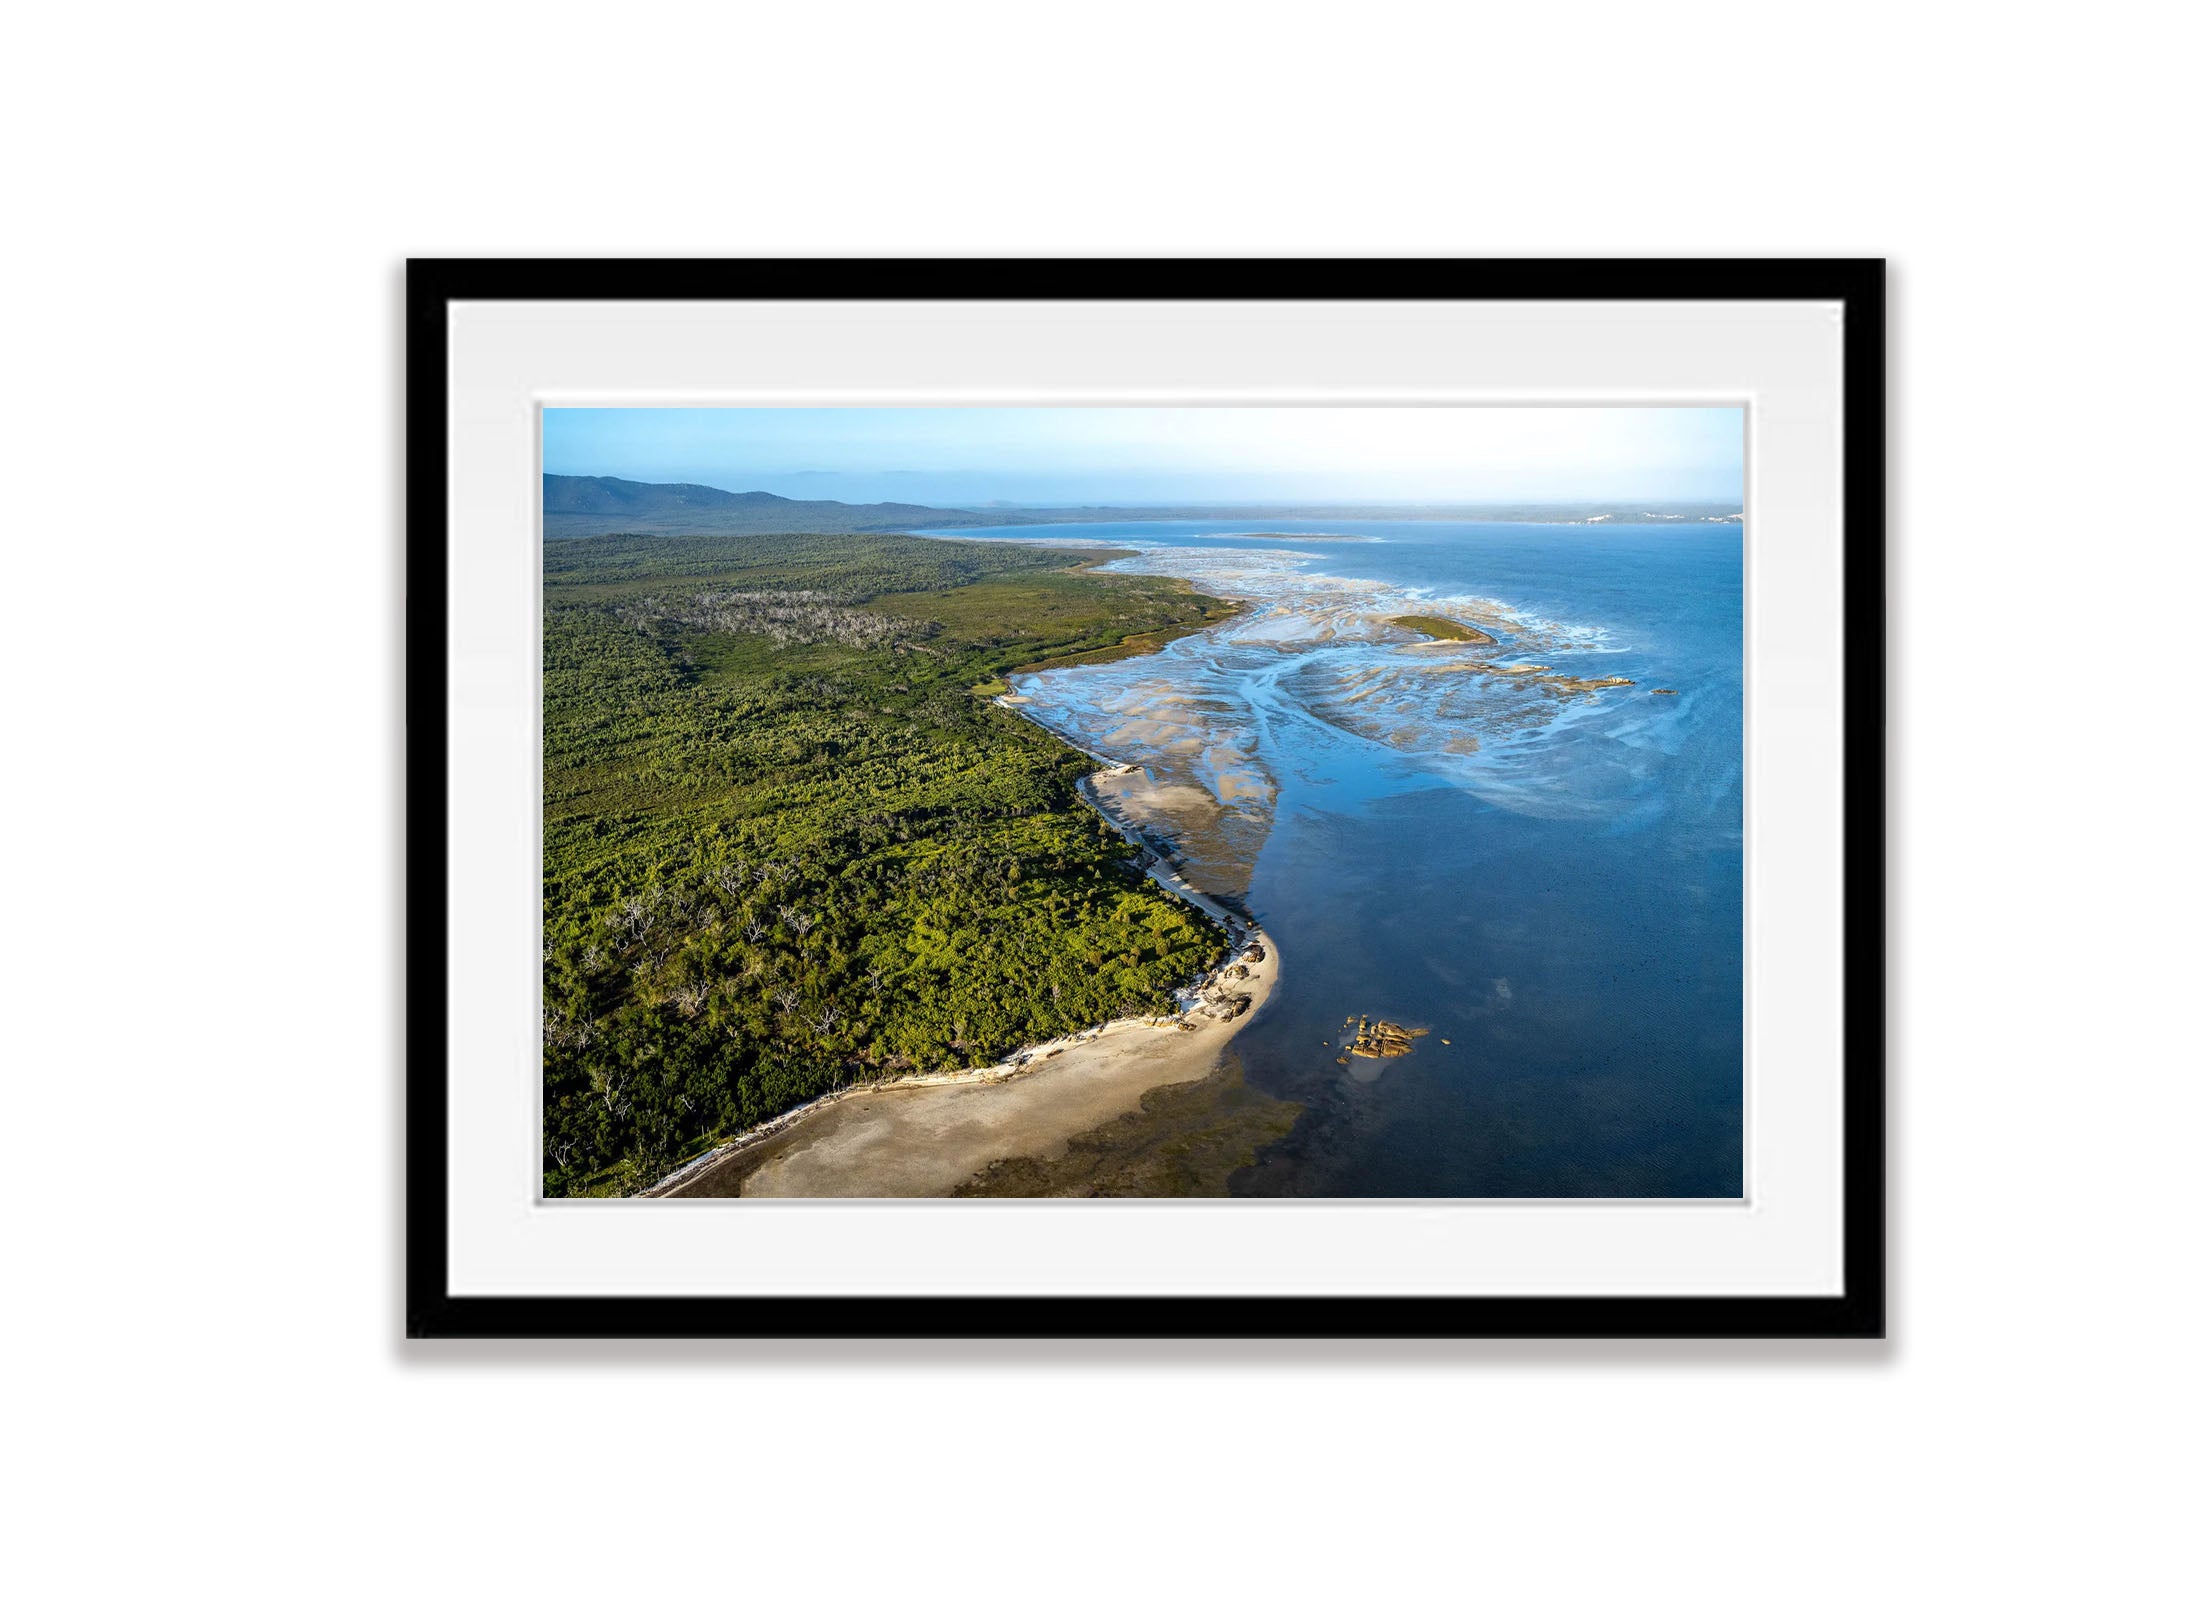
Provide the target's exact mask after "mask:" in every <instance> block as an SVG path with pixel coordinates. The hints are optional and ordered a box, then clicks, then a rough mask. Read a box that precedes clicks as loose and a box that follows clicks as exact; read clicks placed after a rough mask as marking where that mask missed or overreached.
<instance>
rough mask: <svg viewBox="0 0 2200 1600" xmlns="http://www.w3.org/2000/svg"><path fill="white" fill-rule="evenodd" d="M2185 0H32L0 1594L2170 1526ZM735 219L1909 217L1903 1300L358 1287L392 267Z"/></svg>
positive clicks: (1445, 227) (1456, 232) (1475, 1577)
mask: <svg viewBox="0 0 2200 1600" xmlns="http://www.w3.org/2000/svg"><path fill="white" fill-rule="evenodd" d="M2170 15H2171V12H2170V11H2169V9H2168V8H2158V7H2153V6H2140V5H2128V4H2116V3H2107V4H2100V5H2094V6H2090V7H2087V8H2085V9H2084V10H2083V11H2082V12H2077V13H2057V14H2056V25H2055V26H2054V27H2053V28H2048V27H2041V26H2036V25H2032V24H2028V23H2026V22H2024V21H2021V20H2019V15H2018V13H2015V12H2001V11H1991V10H1985V9H1979V10H1975V11H1974V10H1972V9H1971V8H1964V9H1963V10H1961V11H1958V10H1957V9H1956V8H1946V9H1943V8H1936V7H1932V6H1926V5H1919V4H1915V3H1912V4H1901V5H1868V4H1866V5H1850V6H1845V7H1840V8H1835V9H1831V10H1829V9H1827V8H1822V7H1813V8H1798V7H1774V6H1766V5H1762V4H1748V5H1731V6H1707V5H1693V6H1640V5H1613V6H1598V5H1590V6H1581V7H1527V6H1518V7H1505V8H1498V9H1496V10H1495V11H1494V12H1492V13H1491V14H1485V15H1475V14H1471V13H1469V12H1467V11H1466V10H1464V9H1463V8H1454V7H1434V6H1432V7H1426V8H1422V7H1409V6H1398V5H1386V4H1363V5H1356V6H1352V7H1346V8H1339V7H1334V6H1279V5H1273V4H1271V5H1260V6H1251V5H1246V6H1229V7H1223V6H1212V7H1205V8H1196V7H1190V6H1185V5H1181V4H1176V5H1170V4H1125V5H1117V6H1114V7H1108V8H1090V7H1076V8H1072V7H1059V8H1055V7H1045V8H1042V7H1032V6H1014V5H999V6H978V5H963V6H938V5H933V6H892V7H889V6H879V7H875V8H873V7H856V6H823V5H813V6H809V7H804V8H797V7H792V6H787V7H773V8H769V9H768V13H767V12H766V11H765V10H764V8H757V9H756V10H754V11H753V12H752V13H750V14H746V15H744V14H743V13H742V11H741V10H740V9H738V8H733V7H724V6H704V5H692V6H680V5H673V6H664V5H653V4H636V5H626V6H619V7H609V8H607V7H603V6H595V5H589V6H580V5H536V6H531V7H517V6H477V7H465V8H461V7H453V6H448V5H445V6H425V5H402V4H392V5H385V6H381V7H376V8H372V9H367V8H355V9H353V10H352V11H350V12H349V13H347V14H339V13H337V12H335V11H333V10H329V11H321V12H314V11H308V10H304V9H295V8H286V7H272V6H268V7H245V6H210V7H159V8H155V7H128V6H124V7H115V8H108V9H103V10H96V11H95V10H93V9H91V8H63V7H43V8H37V9H35V10H33V11H31V12H28V13H26V14H24V15H20V16H17V17H15V18H14V19H13V20H12V21H11V26H10V48H9V71H8V74H7V76H8V89H7V92H6V94H5V95H4V96H0V118H4V119H5V132H6V135H7V145H8V167H7V173H8V175H7V179H6V184H7V196H8V198H7V204H6V213H7V215H8V218H9V221H10V222H11V224H12V227H11V229H10V231H11V233H12V234H13V237H14V244H13V246H12V247H11V250H10V253H8V254H7V255H6V256H5V257H4V258H0V273H4V274H5V276H6V280H7V288H8V301H7V316H8V334H7V344H6V350H7V354H6V371H7V374H8V376H9V377H10V378H11V379H12V380H13V381H12V382H11V383H10V384H8V385H6V386H5V394H4V399H0V405H4V406H5V408H6V413H5V418H4V433H0V437H4V438H5V440H6V443H7V446H8V449H7V460H8V468H9V479H10V483H9V492H8V494H7V497H6V500H5V506H6V527H7V535H8V547H7V561H6V568H5V570H6V574H7V581H6V584H5V587H4V591H0V592H4V593H5V596H6V599H7V602H8V603H7V612H8V626H7V627H6V628H5V630H0V637H4V638H5V649H6V651H7V659H8V665H9V681H10V687H11V690H12V692H11V694H10V696H9V710H10V721H11V723H12V727H13V733H14V737H13V738H12V739H10V740H9V741H8V747H9V752H10V754H9V759H8V760H7V762H6V763H5V771H6V772H7V774H8V779H9V781H8V782H6V783H5V784H4V785H0V796H4V799H0V805H5V806H6V807H7V809H8V811H9V814H10V817H11V818H12V819H13V827H12V828H11V836H12V839H13V841H14V848H13V850H12V851H11V861H10V866H11V869H12V870H11V871H10V872H9V873H8V875H7V880H6V881H7V883H8V887H9V889H10V891H11V892H10V894H9V895H8V901H9V907H8V909H9V912H10V914H9V915H7V916H6V917H5V918H4V919H0V923H4V925H5V929H6V931H5V934H4V935H0V937H4V938H5V939H6V941H7V950H6V957H7V960H6V967H5V970H6V972H7V974H8V980H9V981H8V994H9V1006H10V1011H11V1013H12V1015H11V1023H12V1026H11V1029H10V1033H11V1036H12V1039H11V1046H10V1048H9V1049H8V1051H7V1055H8V1059H9V1067H8V1081H9V1083H10V1085H11V1087H12V1089H13V1090H14V1092H13V1094H12V1095H11V1096H10V1099H9V1103H8V1115H7V1117H6V1120H5V1123H4V1127H5V1130H6V1131H5V1135H4V1137H5V1139H6V1142H7V1147H8V1154H9V1160H8V1161H7V1163H6V1166H5V1169H4V1170H5V1171H6V1173H7V1176H8V1178H9V1180H10V1187H11V1188H12V1190H13V1192H14V1195H15V1206H14V1218H13V1221H12V1223H11V1225H10V1226H9V1228H8V1229H7V1238H8V1240H9V1242H10V1257H11V1259H10V1262H9V1272H8V1279H9V1286H10V1289H11V1291H12V1292H11V1294H10V1300H11V1312H10V1315H9V1316H8V1318H7V1333H6V1335H5V1337H6V1339H7V1341H8V1343H9V1345H10V1346H12V1350H11V1354H10V1359H9V1362H8V1367H7V1370H8V1372H9V1375H10V1376H9V1380H8V1382H9V1390H10V1394H9V1400H8V1405H7V1417H8V1420H7V1425H6V1426H7V1433H8V1436H9V1441H10V1444H9V1449H8V1451H7V1455H8V1460H9V1465H10V1467H11V1469H12V1474H11V1475H13V1476H15V1477H16V1478H17V1480H18V1483H17V1487H16V1488H15V1489H14V1490H13V1491H12V1492H11V1493H10V1495H9V1511H10V1513H11V1515H10V1519H9V1520H10V1522H11V1524H12V1530H13V1531H12V1532H11V1534H10V1536H9V1543H10V1546H11V1552H10V1566H11V1568H12V1569H14V1570H15V1571H18V1572H20V1571H22V1570H24V1569H25V1568H26V1567H28V1568H31V1569H34V1571H36V1569H41V1568H42V1569H43V1571H42V1572H39V1573H37V1575H36V1576H35V1579H34V1581H32V1582H30V1583H29V1584H28V1585H27V1586H26V1587H25V1590H24V1592H26V1593H60V1592H97V1591H101V1590H105V1589H109V1588H114V1587H119V1586H121V1585H122V1584H124V1583H128V1584H129V1585H130V1586H131V1587H132V1589H133V1590H135V1591H138V1592H143V1591H144V1590H145V1589H146V1588H147V1587H148V1586H150V1585H159V1586H160V1587H163V1588H165V1587H168V1586H170V1585H171V1584H176V1583H183V1582H191V1581H206V1582H208V1583H210V1584H211V1583H215V1582H219V1583H220V1584H222V1585H223V1586H224V1587H225V1588H229V1589H231V1590H233V1591H234V1592H239V1593H261V1592H285V1593H289V1592H316V1591H318V1590H321V1589H324V1588H333V1589H337V1590H345V1589H352V1588H360V1589H377V1590H380V1589H390V1590H400V1589H401V1590H403V1591H407V1592H414V1593H435V1592H444V1591H447V1590H449V1591H468V1592H472V1593H474V1594H490V1593H507V1592H513V1593H517V1592H525V1591H529V1590H532V1591H537V1592H543V1591H548V1592H559V1593H565V1592H572V1593H590V1594H605V1593H620V1594H630V1593H636V1592H641V1591H643V1590H644V1589H646V1588H648V1587H652V1586H655V1585H657V1584H660V1583H662V1584H670V1583H679V1584H682V1585H683V1586H684V1585H688V1584H693V1585H695V1586H696V1587H697V1588H699V1589H702V1590H705V1591H708V1592H728V1593H737V1592H781V1593H864V1592H877V1593H895V1594H899V1593H903V1592H927V1591H931V1590H933V1589H935V1588H936V1589H940V1590H942V1591H943V1592H944V1591H949V1590H951V1591H954V1592H961V1593H967V1594H993V1593H1000V1592H1003V1591H1006V1590H1010V1589H1012V1588H1022V1589H1031V1590H1037V1591H1042V1592H1055V1591H1067V1592H1112V1593H1123V1592H1149V1591H1159V1592H1168V1591H1172V1590H1185V1591H1201V1590H1228V1591H1231V1592H1251V1593H1264V1592H1288V1591H1297V1590H1310V1591H1313V1592H1323V1593H1329V1594H1340V1595H1341V1594H1418V1593H1424V1592H1429V1591H1431V1590H1434V1589H1437V1588H1439V1587H1442V1588H1446V1589H1471V1590H1473V1591H1475V1592H1480V1593H1488V1594H1500V1595H1512V1594H1525V1593H1537V1592H1592V1593H1603V1594H1613V1593H1624V1594H1629V1595H1633V1594H1655V1593H1662V1592H1675V1593H1686V1594H1705V1593H1715V1594H1724V1593H1742V1592H1753V1593H1781V1594H1787V1593H1794V1594H1812V1593H1834V1592H1839V1591H1843V1590H1847V1589H1851V1588H1859V1587H1867V1586H1868V1587H1870V1588H1873V1589H1878V1590H1883V1591H1888V1592H1894V1593H1943V1592H1958V1591H1960V1592H1973V1591H1978V1592H1996V1593H2016V1592H2067V1591H2069V1590H2071V1589H2075V1588H2077V1587H2079V1586H2081V1585H2083V1586H2084V1587H2086V1588H2087V1589H2089V1590H2091V1591H2093V1592H2104V1593H2121V1594H2138V1593H2153V1592H2162V1591H2163V1590H2165V1589H2166V1588H2167V1587H2168V1586H2169V1582H2170V1574H2171V1572H2172V1570H2173V1569H2172V1568H2171V1566H2170V1561H2171V1557H2172V1554H2173V1551H2172V1547H2171V1542H2170V1525H2169V1523H2170V1518H2171V1516H2172V1515H2173V1514H2179V1515H2189V1509H2190V1506H2189V1502H2190V1499H2191V1488H2192V1484H2191V1478H2190V1473H2189V1438H2190V1425H2191V1422H2192V1420H2193V1419H2192V1408H2191V1399H2192V1390H2191V1384H2190V1379H2189V1375H2188V1371H2187V1368H2186V1365H2185V1363H2184V1360H2183V1358H2184V1356H2185V1353H2186V1352H2185V1345H2186V1343H2187V1340H2188V1337H2189V1336H2188V1335H2187V1333H2186V1324H2185V1317H2184V1313H2186V1312H2188V1311H2189V1309H2190V1303H2191V1296H2190V1291H2189V1288H2188V1284H2187V1279H2188V1276H2189V1270H2190V1269H2189V1257H2190V1250H2191V1244H2190V1239H2189V1237H2188V1236H2187V1229H2186V1228H2185V1226H2184V1224H2185V1222H2186V1220H2187V1218H2188V1216H2189V1200H2188V1198H2187V1188H2186V1185H2185V1184H2184V1183H2182V1182H2181V1181H2180V1180H2181V1179H2182V1178H2183V1176H2184V1172H2185V1168H2186V1162H2187V1159H2188V1152H2189V1150H2190V1148H2191V1147H2192V1145H2193V1142H2194V1137H2195V1134H2194V1115H2193V1113H2194V1099H2195V1096H2194V1089H2193V1080H2194V1077H2195V1069H2196V1067H2200V1062H2196V1060H2195V1054H2196V1052H2195V1050H2194V1047H2193V1043H2192V1034H2191V1028H2190V1022H2189V1001H2188V1000H2187V999H2186V998H2185V997H2186V996H2188V995H2189V993H2190V992H2191V980H2190V971H2191V967H2192V959H2191V958H2192V956H2193V954H2194V949H2193V944H2194V941H2193V938H2192V934H2191V923H2190V907H2191V905H2192V901H2193V889H2194V873H2193V850H2192V846H2191V844H2190V842H2189V828H2188V824H2189V821H2190V815H2191V811H2192V801H2191V798H2190V795H2189V793H2188V791H2187V790H2186V789H2185V787H2184V786H2183V784H2182V783H2181V782H2180V781H2179V779H2180V778H2181V777H2182V775H2183V772H2184V770H2185V765H2184V762H2183V761H2182V760H2179V759H2176V758H2175V756H2173V754H2172V747H2174V746H2177V745H2181V744H2183V743H2185V742H2186V738H2187V735H2188V733H2189V729H2190V727H2191V724H2192V720H2193V702H2192V695H2193V692H2194V690H2193V686H2192V684H2191V683H2190V682H2189V671H2188V667H2187V659H2188V657H2189V654H2190V651H2189V646H2187V645H2186V643H2185V640H2184V638H2183V627H2184V624H2185V622H2186V616H2185V612H2186V611H2187V609H2188V608H2189V603H2190V595H2191V591H2192V580H2193V578H2194V561H2193V557H2192V553H2191V552H2192V540H2193V536H2194V534H2195V531H2196V530H2195V517H2194V513H2193V509H2192V508H2193V504H2194V489H2193V485H2192V482H2191V478H2192V470H2191V463H2192V459H2193V457H2192V439H2193V428H2192V423H2193V420H2194V419H2193V406H2192V402H2191V393H2192V379H2191V372H2192V369H2193V358H2194V355H2195V351H2194V348H2193V346H2194V339H2193V335H2192V326H2193V324H2192V305H2191V299H2190V274H2189V260H2188V259H2184V258H2180V257H2178V256H2176V255H2174V254H2173V244H2174V243H2175V242H2176V237H2175V236H2176V233H2177V231H2178V230H2177V228H2176V226H2175V225H2176V224H2177V223H2179V222H2186V223H2189V220H2190V215H2191V205H2190V199H2189V180H2190V173H2189V169H2188V167H2187V164H2186V160H2185V159H2183V157H2187V156H2189V150H2190V144H2191V136H2192V126H2191V117H2190V114H2189V96H2188V94H2187V89H2188V85H2187V84H2186V83H2185V82H2184V81H2183V79H2182V77H2181V76H2180V75H2179V74H2178V72H2177V71H2176V67H2177V64H2178V63H2179V62H2180V61H2182V60H2185V59H2188V57H2187V55H2186V53H2185V52H2184V51H2182V50H2179V49H2173V48H2172V45H2171V41H2170V40H2169V38H2168V37H2166V34H2165V32H2164V28H2165V25H2166V21H2167V19H2168V17H2169V16H2170ZM2173 144H2174V145H2175V146H2176V148H2175V149H2174V150H2173ZM745 252H754V253H780V254H793V253H815V254H834V253H924V252H940V253H972V254H1010V253H1027V252H1040V253H1056V254H1069V253H1086V252H1094V253H1124V254H1135V253H1184V252H1192V253H1209V254H1235V253H1270V254H1291V253H1421V254H1454V253H1456V254H1475V253H1493V254H1573V253H1579V254H1655V253H1674V254H1757V253H1767V254H1798V253H1820V252H1824V253H1860V254H1886V255H1889V256H1891V257H1893V259H1894V262H1895V279H1894V288H1895V298H1894V318H1895V344H1896V354H1895V367H1894V372H1895V390H1894V415H1895V419H1896V442H1895V470H1896V494H1895V506H1894V510H1895V531H1896V539H1897V555H1896V576H1897V593H1896V597H1895V622H1896V627H1897V654H1896V660H1895V668H1896V672H1897V681H1898V684H1899V687H1900V690H1901V701H1900V705H1899V708H1898V714H1897V723H1896V740H1895V742H1896V757H1897V761H1898V766H1899V776H1898V780H1897V792H1896V796H1895V804H1896V821H1897V831H1898V856H1897V864H1898V870H1899V871H1900V873H1901V881H1900V889H1899V900H1898V905H1899V911H1898V919H1897V924H1896V927H1895V929H1894V935H1895V948H1896V951H1897V955H1898V957H1899V960H1900V970H1899V978H1898V983H1897V989H1896V1001H1897V1007H1898V1009H1897V1019H1896V1034H1895V1051H1896V1053H1895V1147H1894V1153H1895V1167H1896V1173H1897V1178H1896V1186H1895V1200H1896V1255H1895V1261H1896V1267H1897V1296H1896V1323H1897V1334H1896V1337H1895V1339H1894V1340H1893V1342H1892V1343H1891V1344H1890V1345H1888V1346H1887V1347H1885V1348H1869V1349H1834V1350H1827V1349H1765V1348H1752V1349H1725V1348H1711V1349H1703V1348H1683V1349H1664V1348H1631V1349H1629V1348H1622V1349H1612V1348H1539V1347H1526V1346H1513V1347H1497V1348H1464V1349H1446V1348H1424V1349H1393V1348H1389V1347H1369V1348H1365V1349H1360V1350H1354V1351H1346V1352H1330V1351H1318V1350H1309V1349H1290V1348H1286V1349H1259V1350H1252V1351H1243V1350H1204V1349H1186V1348H1181V1347H1162V1348H1150V1349H1134V1350H1115V1349H1108V1348H1101V1347H1090V1348H1081V1349H1072V1350H1066V1351H1058V1352H1048V1351H1033V1350H1029V1349H1011V1350H1001V1349H970V1350H937V1349H928V1350H909V1349H899V1350H894V1351H891V1352H887V1351H874V1350H868V1349H790V1348H784V1347H782V1348H778V1349H762V1350H759V1349H741V1348H727V1349H719V1348H692V1349H691V1348H667V1349H634V1348H627V1349H556V1348H552V1349H529V1350H519V1351H514V1350H483V1349H435V1350H414V1349H404V1348H401V1347H400V1345H399V1343H398V1341H397V1339H396V1337H395V1333H396V1328H397V1311H396V1305H395V1283H396V1278H395V1261H394V1255H393V1247H394V1240H393V1224H394V1218H395V1214H396V1213H395V1203H394V1199H393V1183H394V1167H393V1157H392V1147H393V1142H394V1136H393V1128H392V1122H391V1118H392V1110H393V1105H394V1098H395V1097H394V1070H395V1067H394V1062H395V1055H394V1043H393V1039H394V1033H393V1029H394V1020H395V1018H394V1012H393V1009H392V1005H391V1002H390V999H389V995H390V991H391V988H392V985H393V983H394V972H395V960H396V956H397V952H398V948H399V945H398V934H397V932H396V929H395V921H394V918H395V910H394V905H393V901H394V887H393V886H394V883H395V874H396V844H395V832H394V830H395V826H396V824H395V819H394V805H393V794H394V791H393V777H392V771H393V768H392V752H393V747H394V739H395V731H394V707H395V691H396V684H397V664H396V649H397V638H396V634H395V631H394V624H393V614H394V603H395V594H396V578H397V565H396V557H395V554H394V543H393V541H394V539H395V537H396V533H397V527H398V523H397V515H398V485H399V482H400V470H401V468H400V463H399V461H398V459H397V430H398V424H399V421H400V415H401V412H400V401H399V397H398V393H397V381H398V377H399V370H398V363H397V352H398V343H397V336H396V320H395V319H396V313H397V309H398V305H399V296H400V279H399V266H398V263H399V262H400V260H401V258H402V257H404V256H405V255H407V254H408V253H421V254H429V253H485V254H486V253H572V254H687V253H692V254H733V253H745ZM2181 753H2182V752H2177V754H2179V755H2181ZM2180 1263H2185V1264H2184V1265H2180ZM2179 1507H2182V1508H2184V1509H2183V1511H2182V1513H2180V1512H2178V1508H2179ZM2179 1566H2180V1567H2181V1569H2182V1571H2183V1574H2184V1578H2185V1581H2188V1582H2189V1579H2190V1560H2189V1549H2187V1550H2185V1551H2183V1552H2182V1554H2181V1557H2180V1561H2179Z"/></svg>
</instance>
